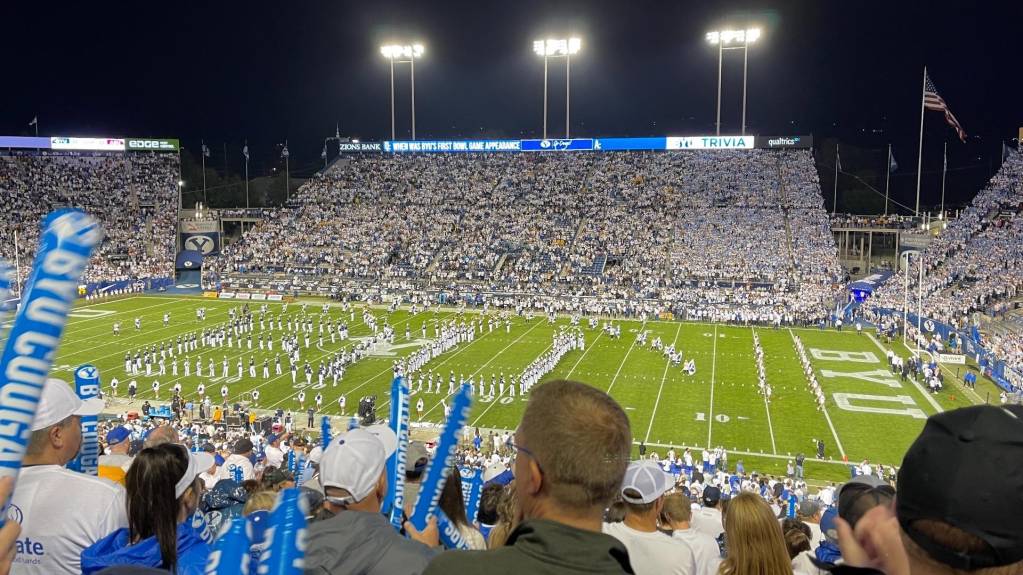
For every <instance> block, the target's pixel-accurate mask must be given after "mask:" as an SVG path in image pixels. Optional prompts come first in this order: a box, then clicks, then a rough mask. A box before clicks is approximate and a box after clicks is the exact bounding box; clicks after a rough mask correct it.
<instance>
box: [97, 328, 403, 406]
mask: <svg viewBox="0 0 1023 575" xmlns="http://www.w3.org/2000/svg"><path fill="white" fill-rule="evenodd" d="M416 315H418V314H416ZM413 317H415V316H409V317H408V318H406V319H405V320H402V321H400V322H397V323H395V324H394V325H396V326H397V325H400V324H401V323H404V322H405V321H408V320H410V319H412V318H413ZM283 319H284V318H282V320H283ZM287 319H288V320H291V319H294V318H293V317H291V316H288V318H287ZM332 319H336V318H332ZM229 324H230V322H229V321H225V322H220V323H215V324H212V325H207V324H203V329H214V330H215V329H217V328H220V327H224V328H225V329H228V328H227V326H228V325H229ZM275 331H276V333H278V334H285V333H289V332H287V331H281V330H261V331H260V334H261V335H262V334H267V333H268V334H270V337H271V338H272V339H273V337H274V332H275ZM254 333H255V330H253V334H254ZM292 333H294V332H292ZM310 339H312V338H310ZM342 341H344V340H342ZM348 341H353V339H352V338H349V340H348ZM317 347H319V346H317ZM225 348H226V349H228V350H230V353H231V355H229V356H227V360H228V362H231V363H233V362H234V360H235V359H241V358H243V357H245V355H248V356H250V357H251V356H252V355H253V354H257V353H259V354H264V357H265V358H266V359H268V360H269V356H268V355H266V354H268V353H269V352H268V351H264V350H261V349H256V348H253V349H248V348H246V347H239V348H238V349H240V350H241V352H240V353H235V352H234V349H235V348H234V347H233V346H232V347H229V348H228V347H227V346H220V347H215V346H201V347H199V348H198V349H197V350H196V351H198V352H199V354H198V355H197V356H196V357H197V358H202V354H203V353H206V352H209V353H216V351H217V350H223V349H225ZM278 349H280V348H278ZM200 350H201V351H200ZM221 353H222V352H221ZM331 353H335V352H324V353H321V354H320V355H318V356H317V358H319V359H323V358H324V357H326V356H328V355H330V354H331ZM111 355H119V354H116V353H115V354H110V355H106V356H103V357H110V356H111ZM184 355H185V357H189V355H188V354H184ZM222 355H227V354H222ZM180 358H181V354H179V355H177V356H174V357H172V358H171V359H172V360H173V359H180ZM222 362H223V359H221V360H220V361H217V362H216V365H217V366H219V365H220V364H221V363H222ZM228 365H229V366H230V363H229V364H228ZM257 369H258V367H257ZM171 373H172V372H171V371H168V372H167V373H166V374H164V375H163V376H160V375H158V374H156V373H154V374H153V375H151V376H146V375H142V374H139V375H135V376H132V375H130V374H129V375H128V376H127V377H128V378H138V377H152V378H153V379H155V378H158V377H174V376H173V375H171ZM289 373H290V370H289V372H288V373H285V374H283V375H280V376H276V377H274V378H273V379H270V380H268V381H267V382H266V383H269V382H271V381H275V380H276V379H277V377H284V376H286V375H288V374H289ZM186 377H202V378H205V379H207V380H208V381H209V383H210V385H215V384H217V383H221V382H222V380H223V376H220V377H218V376H216V375H213V374H211V375H208V376H206V375H204V376H197V375H194V374H193V375H187V376H186V375H184V372H182V375H179V376H178V377H174V379H171V380H168V381H167V382H165V383H161V384H160V386H161V387H163V386H165V385H166V386H170V387H171V388H173V387H174V386H173V385H172V384H173V383H174V382H177V381H180V380H182V379H184V378H186ZM228 379H230V372H228ZM235 383H237V382H235ZM263 385H265V383H264V384H263ZM228 386H229V387H230V384H228ZM259 387H262V385H260V386H258V387H253V388H251V389H250V390H249V391H252V390H253V389H258V388H259ZM148 389H150V390H151V389H152V388H151V387H150V388H148ZM243 393H244V392H243ZM140 397H141V394H140ZM229 397H230V396H229Z"/></svg>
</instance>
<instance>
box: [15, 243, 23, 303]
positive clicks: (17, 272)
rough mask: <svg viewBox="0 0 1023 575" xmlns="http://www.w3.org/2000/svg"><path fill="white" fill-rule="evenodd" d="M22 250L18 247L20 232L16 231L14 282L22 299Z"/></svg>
mask: <svg viewBox="0 0 1023 575" xmlns="http://www.w3.org/2000/svg"><path fill="white" fill-rule="evenodd" d="M20 251H21V249H20V247H19V245H18V230H17V229H15V230H14V281H16V282H17V285H18V297H19V298H20V297H21V255H20V254H19V253H18V252H20Z"/></svg>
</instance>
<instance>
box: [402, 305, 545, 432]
mask: <svg viewBox="0 0 1023 575" xmlns="http://www.w3.org/2000/svg"><path fill="white" fill-rule="evenodd" d="M533 321H535V322H536V323H534V324H533V327H531V328H529V329H527V330H526V331H524V332H523V333H522V335H520V336H519V337H517V338H515V340H514V341H512V342H511V343H509V344H508V345H506V346H504V347H503V348H501V351H499V352H497V353H495V354H494V355H493V357H491V358H490V359H489V360H488V361H487V363H484V364H483V365H481V366H480V368H479V369H477V370H476V371H474V372H472V373H471V374H469V377H468V378H466V379H469V378H473V377H476V374H477V373H479V372H481V371H483V368H485V367H487V366H488V365H490V364H491V363H493V362H494V360H495V359H497V358H498V356H500V355H501V354H502V353H504V352H506V351H508V348H510V347H511V346H513V345H515V344H516V343H518V342H519V340H521V339H522V338H524V337H526V334H528V333H529V332H531V331H533V330H534V329H536V328H537V327H538V326H540V325H541V324H543V323H546V320H544V319H542V318H534V320H533ZM494 331H497V330H496V329H495V330H494ZM488 333H489V332H488ZM506 335H507V334H506ZM547 347H548V348H549V347H550V346H547ZM544 351H546V349H545V350H544ZM459 386H461V383H459ZM456 393H457V389H456ZM452 395H453V394H450V393H448V394H445V395H444V397H442V398H441V401H443V400H445V399H447V398H449V397H451V396H452ZM493 403H497V401H494V402H493ZM439 405H440V401H438V402H437V403H435V404H433V407H431V408H430V409H428V410H426V411H424V412H423V415H422V416H421V417H420V419H422V418H425V417H426V416H427V415H430V413H432V412H433V410H435V409H437V407H438V406H439ZM476 419H477V420H479V418H478V417H477V418H476ZM472 425H475V422H473V423H472Z"/></svg>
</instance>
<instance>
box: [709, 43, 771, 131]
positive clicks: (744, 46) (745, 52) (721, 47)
mask: <svg viewBox="0 0 1023 575" xmlns="http://www.w3.org/2000/svg"><path fill="white" fill-rule="evenodd" d="M758 38H760V28H748V29H746V30H716V31H714V32H707V41H708V42H710V43H711V44H716V45H717V47H718V111H717V120H716V121H715V123H714V126H715V130H716V135H718V136H720V135H721V63H722V56H723V53H724V51H725V50H742V135H744V136H745V135H746V69H747V67H748V64H749V45H750V44H752V43H753V42H756V41H757V39H758ZM732 43H734V44H737V45H736V46H729V45H728V44H732ZM739 44H741V45H739Z"/></svg>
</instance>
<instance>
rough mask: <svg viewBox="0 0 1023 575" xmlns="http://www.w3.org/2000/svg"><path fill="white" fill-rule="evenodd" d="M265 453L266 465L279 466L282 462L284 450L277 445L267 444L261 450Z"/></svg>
mask: <svg viewBox="0 0 1023 575" xmlns="http://www.w3.org/2000/svg"><path fill="white" fill-rule="evenodd" d="M263 453H264V454H266V466H267V467H271V466H272V467H277V468H280V467H281V464H282V463H284V451H282V450H281V448H279V447H274V446H273V445H267V446H266V449H264V450H263Z"/></svg>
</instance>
